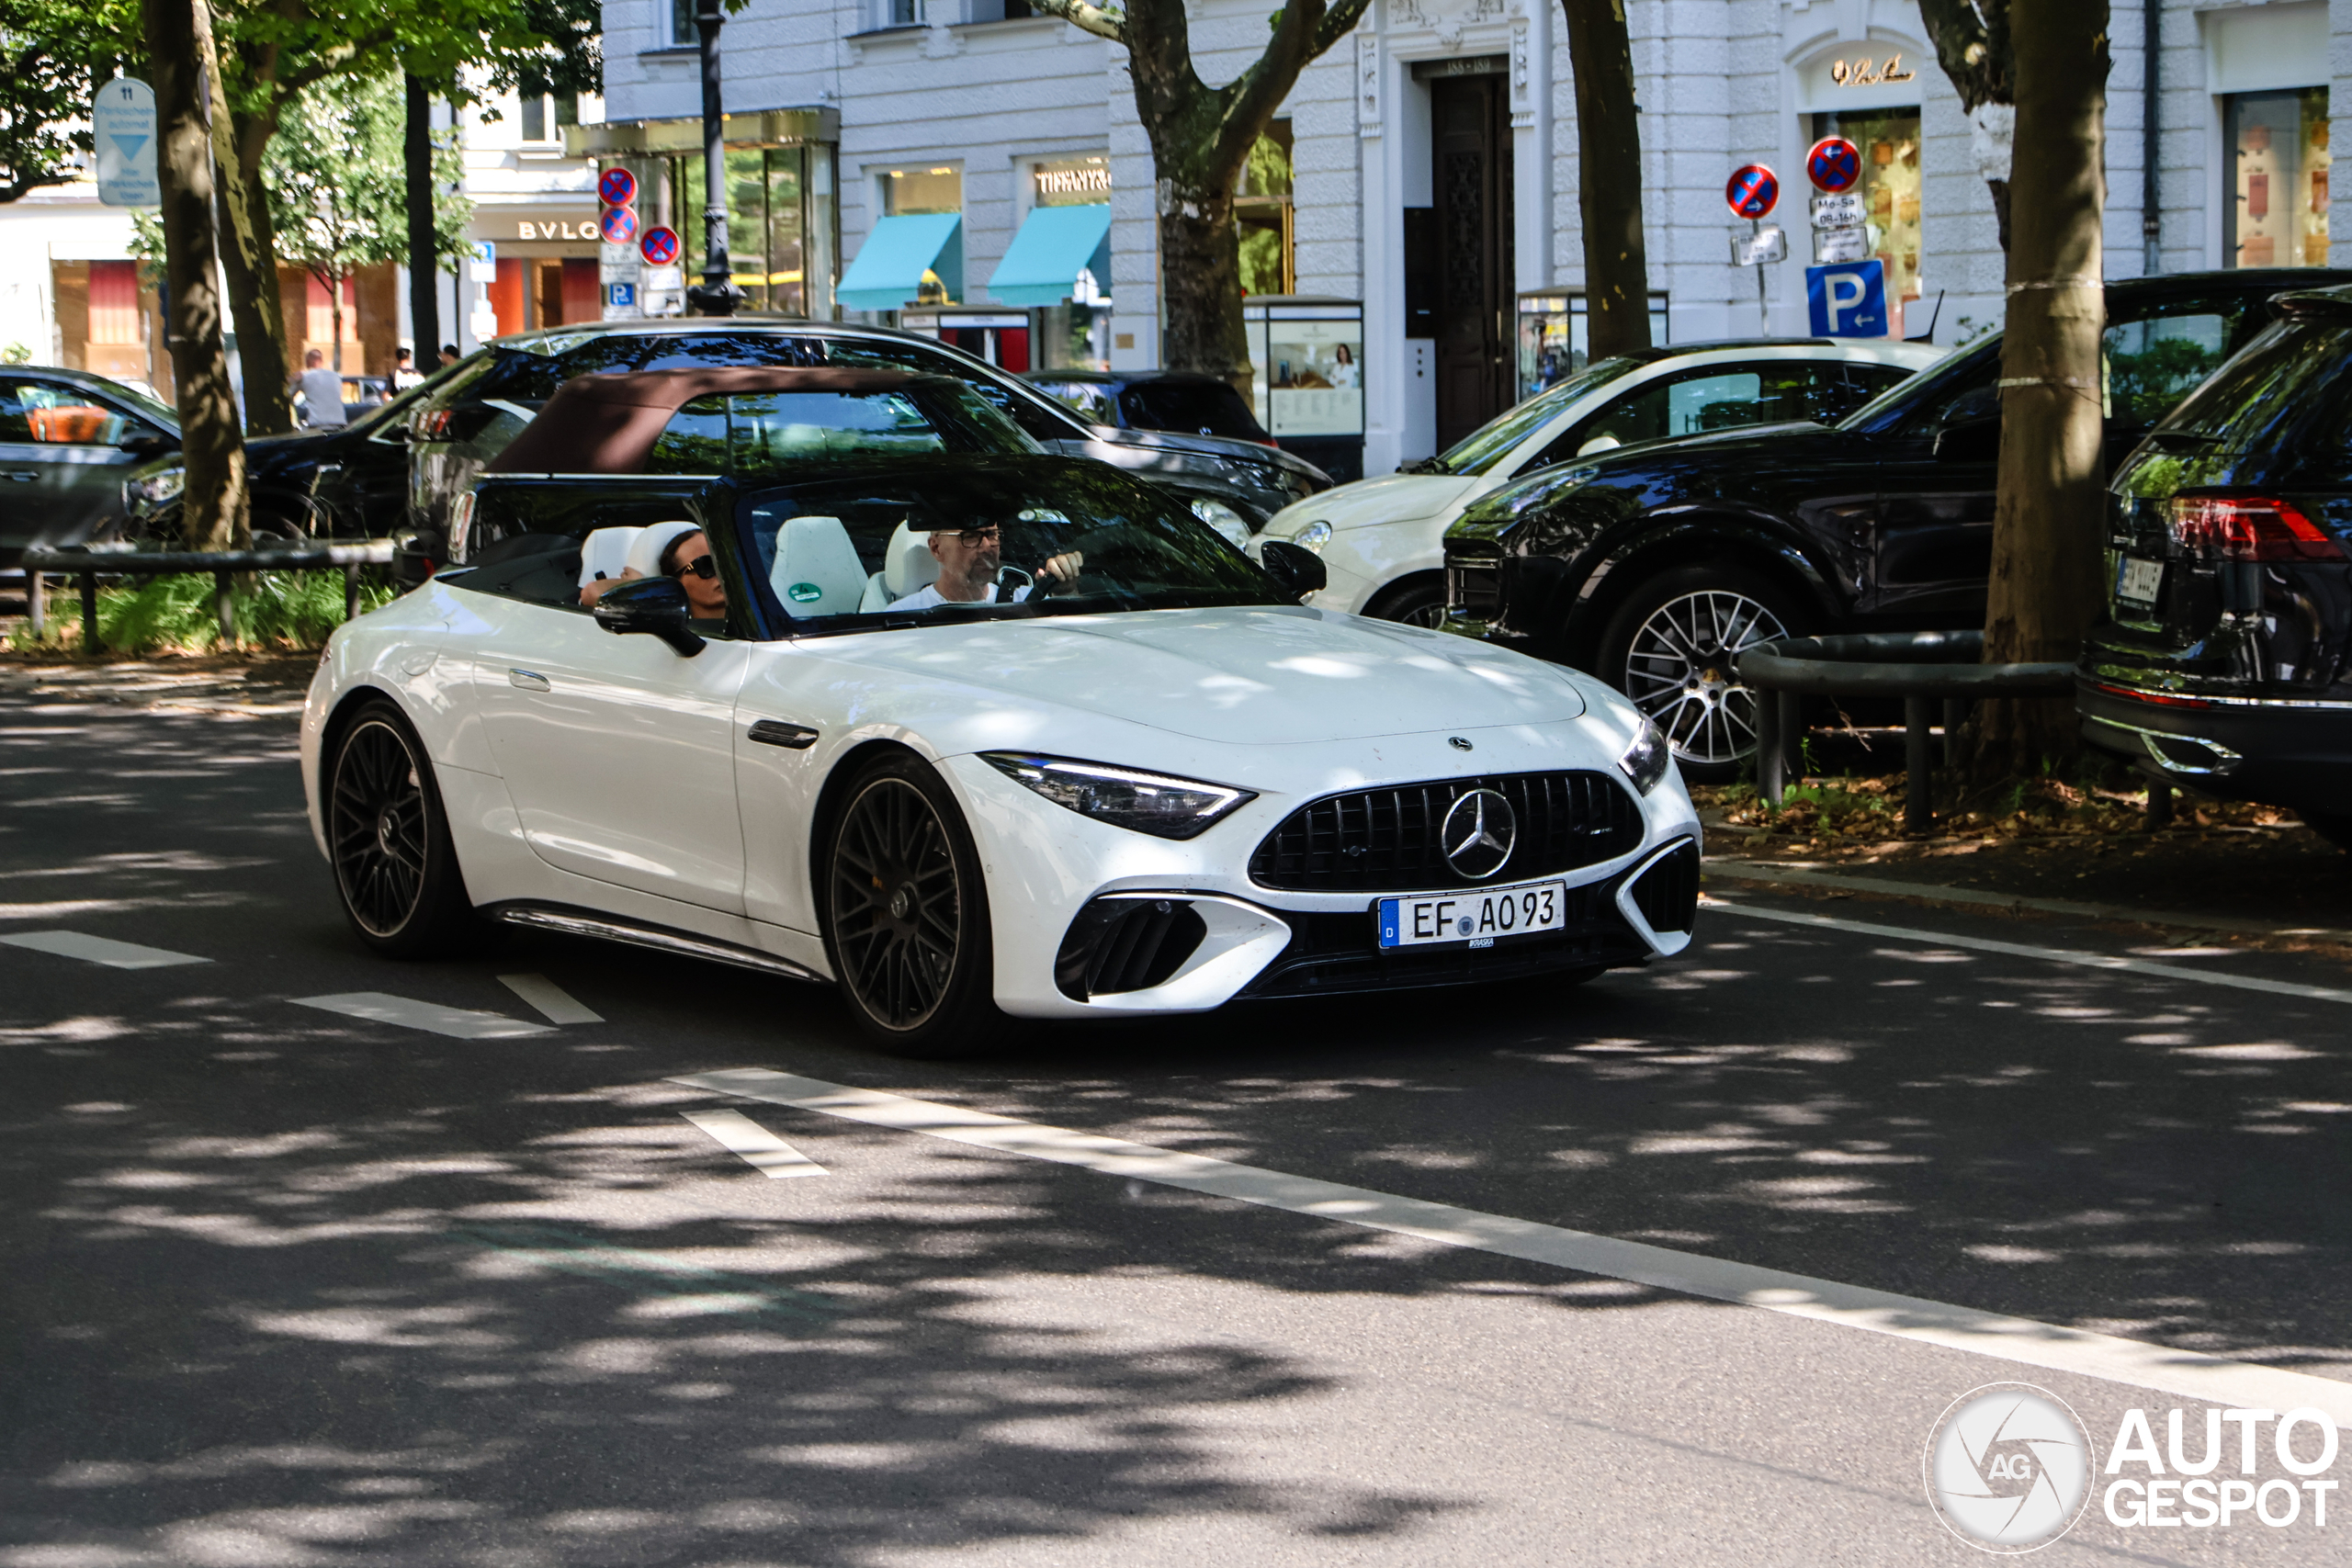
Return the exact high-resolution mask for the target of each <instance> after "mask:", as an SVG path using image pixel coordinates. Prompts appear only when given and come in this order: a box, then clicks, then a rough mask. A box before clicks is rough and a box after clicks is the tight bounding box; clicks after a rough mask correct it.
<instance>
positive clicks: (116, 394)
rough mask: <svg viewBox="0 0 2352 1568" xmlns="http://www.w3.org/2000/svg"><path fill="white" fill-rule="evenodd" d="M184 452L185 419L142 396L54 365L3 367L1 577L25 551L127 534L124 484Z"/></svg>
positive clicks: (107, 380) (0, 382) (109, 381)
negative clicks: (144, 467)
mask: <svg viewBox="0 0 2352 1568" xmlns="http://www.w3.org/2000/svg"><path fill="white" fill-rule="evenodd" d="M179 445H180V416H179V414H178V413H177V412H175V411H174V410H173V409H172V408H171V407H170V406H169V405H167V404H164V403H160V402H157V401H156V400H154V398H153V397H152V396H150V395H149V394H148V393H147V392H145V391H144V390H142V389H139V388H136V387H130V386H126V385H124V384H123V383H122V382H120V381H116V380H113V379H110V378H107V377H105V376H94V375H91V374H89V373H88V372H86V371H82V370H63V369H57V368H52V367H49V366H40V365H24V366H7V367H0V570H5V571H9V572H14V571H16V570H18V564H17V563H18V560H19V558H21V557H22V556H23V555H24V553H25V551H27V550H28V549H31V548H33V547H40V548H43V549H55V548H57V547H60V546H73V545H86V544H91V543H93V542H104V541H107V540H112V539H114V538H117V537H119V536H120V535H121V534H122V532H123V531H124V524H125V514H124V506H123V489H122V481H123V479H124V476H126V475H127V474H130V472H131V471H133V469H134V468H137V467H138V466H139V465H140V464H141V463H143V462H145V461H147V460H148V459H149V458H152V457H155V456H156V455H157V454H159V453H164V452H175V451H177V450H178V449H179Z"/></svg>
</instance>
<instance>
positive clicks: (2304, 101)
mask: <svg viewBox="0 0 2352 1568" xmlns="http://www.w3.org/2000/svg"><path fill="white" fill-rule="evenodd" d="M2224 102H2225V104H2226V106H2227V107H2226V111H2225V113H2224V117H2223V118H2224V126H2223V131H2222V134H2223V138H2224V141H2225V142H2226V144H2227V146H2228V147H2229V149H2230V151H2231V153H2232V154H2233V158H2234V160H2235V162H2236V165H2237V175H2236V180H2235V186H2236V188H2235V192H2234V195H2235V197H2236V199H2235V200H2233V201H2232V202H2230V203H2229V204H2228V205H2227V206H2226V207H2224V208H2223V209H2222V227H2223V231H2224V232H2223V234H2222V254H2223V255H2224V256H2225V257H2227V258H2228V262H2229V265H2232V266H2325V265H2327V166H2328V147H2327V141H2328V137H2327V89H2326V88H2325V87H2301V88H2290V89H2288V90H2287V91H2285V92H2278V93H2238V94H2235V95H2233V96H2231V97H2229V98H2227V99H2225V100H2224Z"/></svg>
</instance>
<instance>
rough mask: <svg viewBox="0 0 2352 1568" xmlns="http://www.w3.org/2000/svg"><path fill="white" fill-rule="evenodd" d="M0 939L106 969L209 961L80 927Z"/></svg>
mask: <svg viewBox="0 0 2352 1568" xmlns="http://www.w3.org/2000/svg"><path fill="white" fill-rule="evenodd" d="M0 942H6V944H7V945H8V946H10V947H28V948H30V949H32V951H34V952H35V953H55V954H57V956H59V957H60V958H79V959H83V960H85V961H86V962H88V963H91V964H105V965H106V966H107V968H109V969H168V968H170V967H171V966H172V965H174V964H209V963H211V962H212V960H210V959H209V958H198V957H197V956H196V955H195V954H194V953H174V952H172V951H171V950H170V949H168V948H162V947H141V946H140V945H139V944H138V943H137V942H116V941H114V940H113V939H112V938H110V937H103V936H90V935H88V934H86V933H85V932H82V931H19V932H17V933H16V934H15V935H13V936H0Z"/></svg>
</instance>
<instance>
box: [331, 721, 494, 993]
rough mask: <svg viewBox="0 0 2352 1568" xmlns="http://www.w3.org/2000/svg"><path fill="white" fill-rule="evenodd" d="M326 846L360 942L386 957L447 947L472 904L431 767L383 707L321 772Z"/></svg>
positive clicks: (351, 730)
mask: <svg viewBox="0 0 2352 1568" xmlns="http://www.w3.org/2000/svg"><path fill="white" fill-rule="evenodd" d="M325 794H326V829H327V850H328V853H329V855H330V856H331V858H332V859H333V861H334V881H335V891H336V892H337V893H338V894H339V895H340V896H341V897H342V900H343V912H344V915H345V918H346V919H349V920H350V921H351V926H352V929H353V930H354V931H356V932H358V934H359V940H360V941H361V942H366V943H367V944H368V946H369V947H371V948H373V949H375V950H376V951H377V952H378V953H383V954H384V955H386V956H387V957H391V958H424V957H430V956H434V955H436V954H439V953H446V952H447V951H449V950H450V949H451V948H453V947H455V946H456V945H457V944H458V942H459V941H460V940H461V939H462V938H463V937H464V936H465V935H466V934H467V933H468V931H469V930H470V929H471V926H472V920H473V906H472V904H471V902H470V901H469V899H468V898H467V897H466V885H465V879H464V878H463V877H462V876H461V875H459V874H458V854H457V850H456V848H455V847H454V846H453V845H452V844H451V843H450V841H449V825H448V821H447V818H446V817H445V816H444V815H443V813H442V809H441V792H440V790H439V789H438V787H436V785H435V783H434V778H433V764H432V762H431V761H430V760H429V759H427V758H426V756H425V754H424V745H423V744H422V743H421V742H420V741H419V740H418V739H417V738H416V733H415V731H413V730H412V729H411V728H409V727H408V723H407V721H406V720H405V719H403V718H401V715H400V710H399V709H397V708H395V707H394V706H393V705H391V704H390V703H389V702H370V703H368V705H366V706H365V707H364V708H362V709H361V710H360V712H359V713H358V715H357V716H356V717H355V718H354V719H353V720H352V722H351V724H350V725H349V726H348V727H347V728H345V730H344V732H343V734H342V736H341V737H340V738H339V739H337V740H336V742H335V748H334V755H333V756H332V757H331V758H330V759H329V760H328V762H327V767H326V789H325Z"/></svg>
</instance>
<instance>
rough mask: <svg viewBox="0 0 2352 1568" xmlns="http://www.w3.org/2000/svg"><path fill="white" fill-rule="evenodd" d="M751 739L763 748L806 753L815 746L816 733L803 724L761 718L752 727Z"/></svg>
mask: <svg viewBox="0 0 2352 1568" xmlns="http://www.w3.org/2000/svg"><path fill="white" fill-rule="evenodd" d="M752 739H754V740H756V741H758V742H759V743H760V744H761V745H763V746H781V747H783V748H784V749H785V750H787V751H806V750H809V747H811V746H814V745H815V744H817V732H816V731H815V730H813V729H811V728H809V727H808V726H807V725H805V724H786V723H785V722H784V720H782V719H780V718H763V719H762V720H760V721H759V722H758V723H757V724H754V725H753V726H752Z"/></svg>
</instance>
